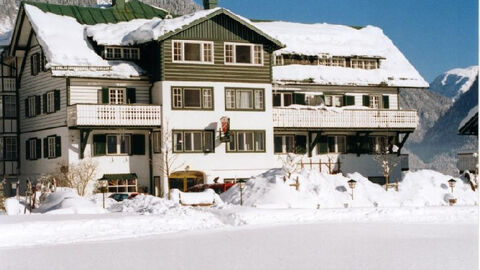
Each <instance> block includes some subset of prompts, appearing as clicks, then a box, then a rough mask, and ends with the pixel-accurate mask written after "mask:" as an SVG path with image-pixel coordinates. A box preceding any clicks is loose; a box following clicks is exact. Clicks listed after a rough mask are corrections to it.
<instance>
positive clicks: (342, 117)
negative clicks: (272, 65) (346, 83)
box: [273, 107, 418, 130]
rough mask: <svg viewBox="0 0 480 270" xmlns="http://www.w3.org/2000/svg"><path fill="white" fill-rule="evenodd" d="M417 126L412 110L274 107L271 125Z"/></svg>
mask: <svg viewBox="0 0 480 270" xmlns="http://www.w3.org/2000/svg"><path fill="white" fill-rule="evenodd" d="M417 125H418V116H417V112H416V111H414V110H369V109H343V110H338V111H334V110H313V109H292V108H288V107H287V108H278V107H277V108H274V109H273V126H274V127H275V128H303V129H320V128H325V129H332V128H335V129H336V128H346V129H395V130H399V129H400V130H414V129H415V128H416V127H417Z"/></svg>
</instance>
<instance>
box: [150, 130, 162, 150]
mask: <svg viewBox="0 0 480 270" xmlns="http://www.w3.org/2000/svg"><path fill="white" fill-rule="evenodd" d="M152 134H153V153H161V152H162V132H161V131H154V132H153V133H152Z"/></svg>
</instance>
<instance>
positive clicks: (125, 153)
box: [105, 134, 132, 156]
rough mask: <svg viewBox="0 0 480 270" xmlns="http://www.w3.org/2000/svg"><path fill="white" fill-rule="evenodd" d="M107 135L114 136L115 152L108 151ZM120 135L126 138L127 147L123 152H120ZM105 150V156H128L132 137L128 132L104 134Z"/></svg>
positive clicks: (130, 151) (130, 150)
mask: <svg viewBox="0 0 480 270" xmlns="http://www.w3.org/2000/svg"><path fill="white" fill-rule="evenodd" d="M108 137H116V152H115V153H110V152H108V149H109V147H108V146H109V145H108ZM122 137H125V138H127V147H126V148H127V149H126V151H125V152H124V153H122V151H121V150H122ZM105 148H106V149H105V150H106V154H107V156H128V155H131V153H132V137H131V136H130V134H107V135H106V145H105Z"/></svg>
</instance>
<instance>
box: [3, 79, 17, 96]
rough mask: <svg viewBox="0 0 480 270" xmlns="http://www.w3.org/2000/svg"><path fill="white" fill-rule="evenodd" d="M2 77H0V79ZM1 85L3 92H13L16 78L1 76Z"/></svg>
mask: <svg viewBox="0 0 480 270" xmlns="http://www.w3.org/2000/svg"><path fill="white" fill-rule="evenodd" d="M1 80H2V79H0V81H1ZM0 86H1V87H2V91H3V92H14V91H15V90H16V79H15V77H4V78H3V85H0Z"/></svg>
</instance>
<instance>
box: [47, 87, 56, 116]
mask: <svg viewBox="0 0 480 270" xmlns="http://www.w3.org/2000/svg"><path fill="white" fill-rule="evenodd" d="M54 94H55V93H54V92H53V91H52V92H48V93H47V101H46V102H47V113H52V112H54V111H55V95H54Z"/></svg>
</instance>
